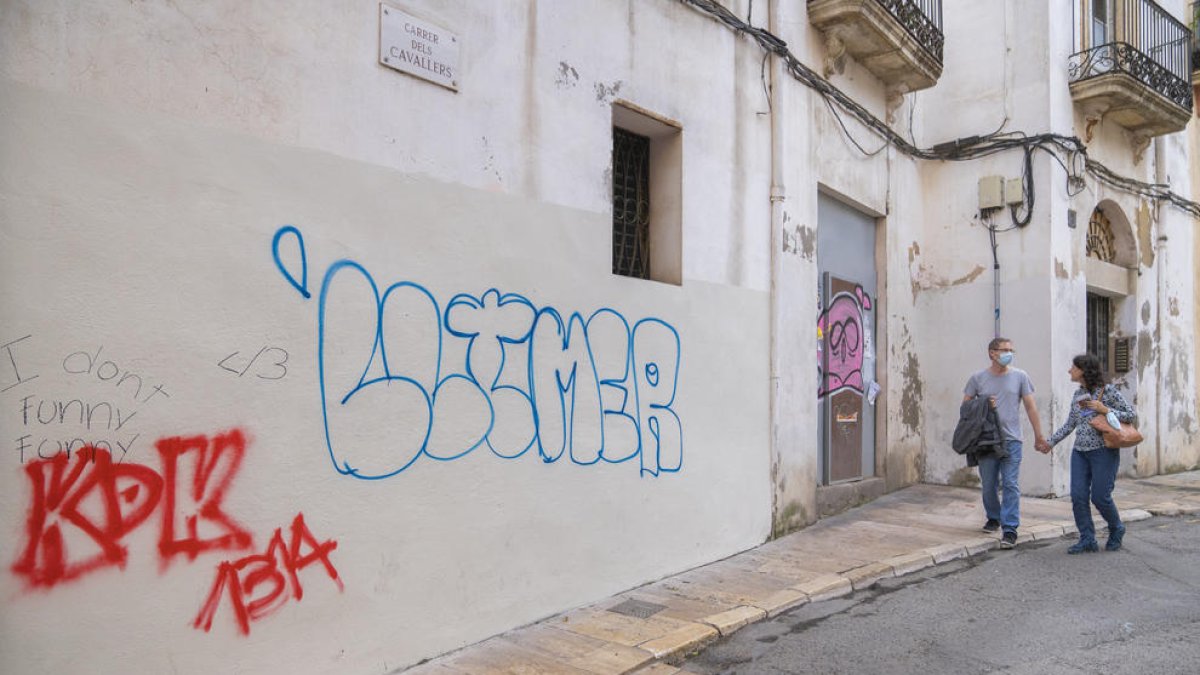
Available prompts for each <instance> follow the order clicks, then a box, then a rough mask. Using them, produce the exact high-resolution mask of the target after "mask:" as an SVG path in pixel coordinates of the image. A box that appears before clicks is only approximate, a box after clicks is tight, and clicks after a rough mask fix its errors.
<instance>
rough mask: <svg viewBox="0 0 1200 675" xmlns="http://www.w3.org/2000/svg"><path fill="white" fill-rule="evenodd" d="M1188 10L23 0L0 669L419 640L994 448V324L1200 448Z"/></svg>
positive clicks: (18, 28) (756, 539) (509, 616)
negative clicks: (987, 412) (982, 382)
mask: <svg viewBox="0 0 1200 675" xmlns="http://www.w3.org/2000/svg"><path fill="white" fill-rule="evenodd" d="M1192 12H1194V7H1192V6H1191V5H1190V4H1189V3H1185V2H1182V1H1180V0H1175V1H1173V2H1172V1H1166V2H1162V3H1158V4H1156V3H1154V2H1150V1H1149V0H1071V2H1061V3H1046V2H1042V1H1040V0H1005V1H1003V2H990V3H945V6H943V3H941V2H939V1H938V0H867V1H865V2H864V1H861V0H860V1H855V2H851V1H849V0H809V1H808V2H801V1H800V0H795V1H790V0H789V1H774V0H772V1H767V0H762V1H760V2H753V1H752V0H727V1H724V2H719V3H718V2H715V1H711V0H592V1H588V2H584V1H582V0H580V1H575V0H571V1H569V2H546V1H544V0H543V1H541V2H539V1H537V0H524V1H521V0H506V1H505V2H491V1H485V0H472V1H470V2H461V3H443V2H437V1H435V0H405V1H403V2H401V1H399V0H397V1H395V2H392V1H391V0H389V1H388V2H385V3H383V4H380V3H377V2H355V3H326V2H314V1H311V0H306V1H303V2H299V3H296V2H290V3H282V2H278V3H277V2H256V3H238V2H231V1H228V0H219V1H216V2H177V3H159V2H135V3H129V2H115V1H111V0H109V1H104V2H92V3H79V2H71V1H70V0H53V1H38V2H33V1H24V0H14V1H12V2H6V3H3V4H2V5H0V87H3V90H2V91H0V120H3V122H2V123H0V263H2V266H0V274H2V275H3V276H2V280H3V283H2V284H0V331H2V332H0V440H2V441H3V442H4V443H6V444H8V447H9V450H10V452H9V457H10V460H9V462H8V470H7V471H6V472H3V473H0V481H2V482H0V485H3V486H4V489H3V490H0V524H2V525H3V537H4V538H5V540H6V541H7V543H8V545H7V547H6V550H7V551H9V554H8V555H9V560H8V563H9V565H8V567H7V568H6V569H7V571H6V573H5V574H3V575H0V577H2V579H3V581H0V590H2V591H3V593H4V596H5V601H4V605H3V611H2V613H0V617H2V624H0V626H2V627H0V634H2V635H3V641H4V643H5V644H6V645H16V646H18V648H15V649H5V650H3V653H2V655H0V669H2V670H4V671H5V672H32V671H49V670H54V671H56V672H91V671H94V670H115V669H117V668H119V667H122V666H128V665H129V664H136V666H137V667H138V668H139V669H140V670H146V671H165V670H168V669H174V670H177V671H180V672H210V671H214V670H216V671H224V670H230V669H233V668H235V666H236V667H237V668H241V669H245V670H248V671H252V672H260V671H261V672H268V671H288V672H330V671H339V672H379V673H386V672H392V671H394V670H397V669H401V668H404V667H406V666H409V665H412V664H414V663H417V662H419V661H421V660H422V659H426V658H429V657H432V656H435V655H438V654H441V653H444V652H447V651H450V650H453V649H456V648H458V647H461V646H463V645H466V644H470V643H473V642H476V641H478V640H481V639H484V638H486V637H489V636H491V635H495V634H497V633H500V632H503V631H505V630H508V629H510V628H513V627H516V626H520V625H523V624H526V623H529V622H531V621H536V620H538V619H540V618H543V617H546V616H549V615H552V614H555V613H558V612H560V611H563V610H565V609H568V608H572V607H576V606H580V605H584V604H586V603H589V602H591V601H594V600H596V599H599V598H604V597H607V596H609V595H611V594H613V593H616V592H619V591H621V590H624V589H627V588H630V587H634V586H636V585H638V584H641V583H644V582H646V581H650V580H653V579H657V578H661V577H663V576H666V575H669V574H673V573H676V572H679V571H682V570H685V569H688V568H691V567H695V566H698V565H701V564H704V563H707V562H710V561H713V560H717V559H720V558H722V557H725V556H728V555H730V554H733V553H735V552H738V551H741V550H745V549H747V548H751V547H753V546H756V545H758V544H760V543H762V542H763V541H765V540H767V539H769V538H770V537H772V536H778V535H782V534H784V533H787V532H789V531H792V530H795V529H797V528H801V527H804V526H805V525H808V524H811V523H813V522H816V521H817V520H818V519H819V518H820V517H822V515H825V514H829V513H833V512H836V511H838V510H841V509H844V508H846V507H848V506H851V505H853V504H856V503H861V502H863V501H866V500H869V499H872V498H874V497H875V496H878V495H880V494H883V493H885V492H887V491H891V490H895V489H899V488H902V487H905V486H908V485H912V484H914V483H918V482H933V483H942V484H953V485H977V484H978V481H977V478H976V476H975V474H974V472H973V470H969V469H967V468H966V467H965V462H964V461H963V459H962V458H961V457H959V456H958V455H956V454H954V452H953V451H952V450H951V449H950V443H949V440H950V436H951V434H952V432H953V428H954V425H955V423H956V422H957V413H958V404H959V402H960V400H961V398H962V396H961V392H962V387H963V385H964V384H965V382H966V379H967V377H968V376H969V375H970V373H972V372H973V371H975V370H979V369H981V368H983V367H985V366H986V365H987V356H986V346H987V343H988V341H989V340H990V339H991V338H992V337H993V336H995V335H997V334H1002V335H1004V336H1006V337H1009V338H1011V339H1012V340H1013V341H1014V342H1015V345H1016V348H1017V351H1018V362H1017V365H1019V366H1020V367H1021V368H1023V369H1025V370H1026V371H1027V372H1029V374H1030V375H1031V377H1032V379H1033V381H1034V383H1035V387H1036V389H1037V391H1036V398H1037V402H1038V409H1039V412H1040V415H1041V419H1042V427H1043V430H1044V431H1045V432H1046V433H1047V435H1048V434H1049V432H1050V431H1051V430H1052V428H1053V427H1054V426H1055V425H1057V424H1061V423H1062V422H1063V421H1064V419H1065V417H1066V410H1067V406H1068V404H1069V402H1070V400H1071V394H1072V391H1073V389H1074V385H1072V384H1071V383H1070V382H1069V380H1068V378H1067V376H1066V370H1067V368H1068V367H1069V365H1070V359H1071V357H1072V356H1073V355H1074V354H1077V353H1080V352H1083V351H1085V350H1091V351H1096V352H1099V353H1100V354H1101V355H1102V356H1103V357H1104V359H1105V361H1106V363H1107V364H1108V365H1109V369H1110V371H1111V373H1112V376H1113V378H1114V380H1115V381H1116V382H1118V383H1119V384H1120V386H1121V387H1122V388H1123V389H1124V391H1125V392H1126V394H1127V396H1129V397H1130V399H1131V400H1133V401H1134V402H1135V404H1136V406H1137V408H1138V412H1139V428H1140V430H1141V431H1142V432H1143V434H1144V435H1145V438H1146V442H1145V443H1143V444H1142V445H1140V446H1138V447H1137V448H1134V449H1130V450H1126V451H1123V452H1122V473H1123V475H1125V476H1146V475H1153V474H1160V473H1168V472H1173V471H1179V470H1187V469H1194V468H1197V467H1198V466H1200V443H1198V437H1200V411H1198V409H1197V382H1200V360H1198V359H1197V353H1196V348H1195V338H1196V335H1197V333H1198V332H1200V314H1198V313H1197V312H1196V310H1195V306H1196V304H1195V303H1196V301H1197V299H1198V298H1197V292H1198V291H1200V272H1198V271H1197V270H1198V269H1200V268H1198V263H1200V236H1197V225H1198V224H1200V206H1198V205H1196V203H1195V202H1196V200H1197V195H1200V169H1198V168H1197V160H1196V158H1197V157H1200V125H1198V124H1197V123H1196V122H1195V119H1196V112H1195V111H1196V105H1195V103H1194V101H1193V100H1192V99H1193V97H1194V93H1195V92H1194V90H1193V89H1191V88H1190V85H1189V81H1190V82H1196V81H1197V80H1196V79H1194V77H1195V75H1194V71H1193V64H1194V63H1195V61H1194V57H1193V56H1192V53H1193V51H1194V49H1195V46H1194V45H1195V43H1194V42H1193V35H1194V32H1193V30H1192V28H1190V27H1189V17H1193V16H1194V14H1192ZM1180 92H1182V94H1181V93H1180ZM1026 433H1027V436H1026V440H1027V446H1031V445H1032V434H1031V433H1030V432H1029V430H1028V428H1027V432H1026ZM1069 452H1070V448H1069V447H1068V446H1067V444H1064V445H1061V446H1060V447H1059V448H1057V449H1056V450H1055V451H1054V453H1052V454H1051V455H1049V456H1042V455H1039V454H1036V453H1032V452H1027V453H1026V457H1025V460H1024V463H1023V467H1022V469H1023V470H1022V481H1023V483H1022V488H1023V490H1024V491H1025V492H1026V493H1029V494H1038V495H1044V494H1065V493H1066V492H1067V486H1068V484H1069V467H1070V462H1069Z"/></svg>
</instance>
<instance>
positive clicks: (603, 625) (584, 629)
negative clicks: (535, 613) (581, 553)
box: [558, 603, 688, 647]
mask: <svg viewBox="0 0 1200 675" xmlns="http://www.w3.org/2000/svg"><path fill="white" fill-rule="evenodd" d="M612 604H616V603H612ZM566 619H567V620H566V621H564V622H563V623H562V624H560V625H558V628H560V629H561V630H567V631H570V632H572V633H576V634H579V635H584V636H587V637H593V638H596V639H598V640H603V641H605V642H615V643H617V644H619V645H625V646H627V647H636V646H638V645H640V644H641V643H643V642H645V641H647V640H653V639H655V638H658V637H662V636H663V635H666V634H668V633H671V632H673V631H675V630H678V629H680V628H682V627H684V626H687V625H688V623H687V622H686V621H679V620H678V619H670V618H666V617H661V616H657V615H655V616H652V617H649V618H647V619H639V618H636V617H632V616H625V615H623V614H617V613H616V612H609V611H606V610H604V609H597V608H595V607H592V608H590V609H581V610H577V611H575V612H571V613H570V614H568V615H567V616H566Z"/></svg>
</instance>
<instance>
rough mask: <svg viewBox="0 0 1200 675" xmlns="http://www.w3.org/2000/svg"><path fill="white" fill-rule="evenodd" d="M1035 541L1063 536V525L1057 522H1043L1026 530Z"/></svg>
mask: <svg viewBox="0 0 1200 675" xmlns="http://www.w3.org/2000/svg"><path fill="white" fill-rule="evenodd" d="M1025 532H1026V533H1028V534H1029V535H1030V536H1031V537H1033V539H1034V540H1035V541H1041V540H1043V539H1058V538H1059V537H1061V536H1063V526H1062V525H1059V524H1057V523H1042V524H1041V525H1034V526H1033V527H1031V528H1029V529H1027V530H1025Z"/></svg>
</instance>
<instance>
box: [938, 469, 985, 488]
mask: <svg viewBox="0 0 1200 675" xmlns="http://www.w3.org/2000/svg"><path fill="white" fill-rule="evenodd" d="M946 482H947V483H948V484H950V485H955V486H957V487H979V472H978V471H976V470H975V469H973V468H972V467H969V466H964V467H962V468H960V469H956V470H955V471H954V473H952V474H950V478H949V479H947V481H946Z"/></svg>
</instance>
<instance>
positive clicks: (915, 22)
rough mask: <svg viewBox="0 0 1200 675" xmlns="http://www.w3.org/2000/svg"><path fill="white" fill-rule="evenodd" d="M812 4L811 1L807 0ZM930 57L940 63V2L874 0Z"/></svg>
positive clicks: (941, 45) (942, 43) (943, 40)
mask: <svg viewBox="0 0 1200 675" xmlns="http://www.w3.org/2000/svg"><path fill="white" fill-rule="evenodd" d="M808 1H809V2H812V1H813V0H808ZM875 2H876V3H878V4H879V6H881V7H883V8H884V9H886V10H887V12H888V14H891V15H892V16H893V17H895V19H896V21H897V22H899V23H900V25H901V26H903V27H904V30H905V32H907V33H908V34H909V35H911V36H912V37H913V39H914V40H916V41H917V44H919V45H921V49H924V50H925V51H926V52H927V53H928V54H929V55H930V56H932V57H933V58H935V59H937V62H938V63H941V62H942V47H943V45H944V44H945V42H946V38H945V36H944V35H942V0H875Z"/></svg>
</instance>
